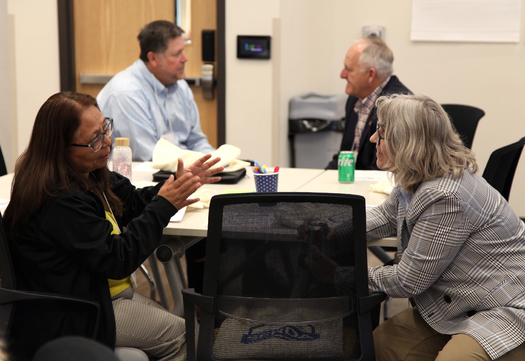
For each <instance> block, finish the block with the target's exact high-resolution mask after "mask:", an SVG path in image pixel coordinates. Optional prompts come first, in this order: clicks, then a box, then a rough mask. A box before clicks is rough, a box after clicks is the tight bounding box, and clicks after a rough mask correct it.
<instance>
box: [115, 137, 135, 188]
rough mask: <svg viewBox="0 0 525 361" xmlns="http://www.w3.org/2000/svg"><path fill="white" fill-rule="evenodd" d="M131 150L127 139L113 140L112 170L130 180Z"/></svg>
mask: <svg viewBox="0 0 525 361" xmlns="http://www.w3.org/2000/svg"><path fill="white" fill-rule="evenodd" d="M131 161H132V157H131V148H130V147H129V138H115V149H113V170H114V171H115V172H117V173H119V174H121V175H123V176H124V177H126V178H128V179H129V180H131Z"/></svg>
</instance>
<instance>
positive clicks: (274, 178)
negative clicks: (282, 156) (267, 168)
mask: <svg viewBox="0 0 525 361" xmlns="http://www.w3.org/2000/svg"><path fill="white" fill-rule="evenodd" d="M253 176H254V179H255V191H256V192H257V193H262V192H277V183H278V180H279V173H278V172H277V173H265V174H260V173H254V174H253Z"/></svg>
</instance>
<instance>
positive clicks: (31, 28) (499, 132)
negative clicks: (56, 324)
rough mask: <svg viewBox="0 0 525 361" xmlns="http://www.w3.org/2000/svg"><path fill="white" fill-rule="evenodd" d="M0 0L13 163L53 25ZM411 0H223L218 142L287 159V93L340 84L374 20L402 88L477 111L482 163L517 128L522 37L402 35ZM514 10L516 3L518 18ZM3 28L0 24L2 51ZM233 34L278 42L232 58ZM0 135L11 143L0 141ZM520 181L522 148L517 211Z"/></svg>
mask: <svg viewBox="0 0 525 361" xmlns="http://www.w3.org/2000/svg"><path fill="white" fill-rule="evenodd" d="M6 1H7V13H8V14H9V23H10V24H11V25H10V26H11V29H12V30H13V31H8V32H9V39H10V41H11V42H12V45H10V50H9V51H8V52H9V54H10V56H9V58H10V59H12V62H13V64H10V65H9V64H6V60H5V56H4V57H1V56H0V77H2V76H4V77H5V76H6V75H5V69H6V67H9V68H10V69H11V71H10V75H11V81H13V79H15V80H16V82H14V81H13V83H14V84H16V86H15V89H12V90H11V93H10V94H9V95H10V98H11V101H10V104H11V108H12V109H11V111H12V112H15V115H14V118H15V124H16V126H11V129H8V132H10V134H9V137H6V135H5V134H3V133H4V130H5V126H6V125H5V122H6V120H5V119H6V118H5V109H4V112H3V113H4V114H2V116H3V118H2V119H1V122H2V123H1V129H0V132H1V133H2V134H0V142H1V143H2V148H6V147H7V148H9V147H11V145H13V144H14V145H15V148H14V149H15V150H14V151H13V152H14V153H16V154H13V156H12V158H13V159H9V160H8V164H13V160H14V158H16V156H18V155H19V154H20V153H21V152H22V151H23V150H24V149H25V148H26V146H27V143H28V140H29V136H30V132H31V129H32V124H33V121H34V118H35V115H36V113H37V111H38V109H39V107H40V106H41V104H42V103H43V102H44V101H45V100H46V99H47V98H48V97H49V96H50V95H51V94H53V93H55V92H57V91H59V88H60V86H59V84H60V83H59V60H58V30H57V29H58V26H57V5H56V0H0V22H1V23H3V21H5V15H6V14H5V3H6ZM411 6H412V2H411V1H408V0H401V1H390V0H368V1H348V0H322V1H321V0H227V1H226V24H227V25H226V46H227V49H226V51H227V59H226V61H227V64H226V65H227V68H226V69H227V85H226V86H227V88H226V92H227V94H226V99H227V104H226V127H227V129H226V140H227V142H228V143H231V144H235V145H237V146H239V147H240V148H241V149H242V152H243V153H242V156H243V157H245V158H252V159H257V160H259V161H261V162H267V163H275V162H278V163H279V164H280V165H281V166H285V165H287V164H288V161H289V154H288V141H287V119H288V118H287V117H288V102H289V100H290V98H291V97H293V96H295V95H298V94H301V93H306V92H309V91H315V92H318V93H323V94H341V93H343V91H344V81H343V80H341V79H339V73H340V71H341V68H342V63H343V58H344V55H345V52H346V50H347V49H348V47H349V46H350V44H351V43H352V42H353V40H354V39H356V38H358V37H360V36H361V27H362V26H363V25H374V24H378V25H383V26H385V27H386V41H387V43H388V44H389V45H390V47H391V48H392V49H393V51H394V54H395V58H396V60H395V62H394V67H395V73H396V74H397V75H398V76H399V77H400V78H401V80H402V81H403V82H404V83H405V84H406V85H407V86H408V87H410V88H411V89H412V91H414V92H418V93H424V94H427V95H429V96H431V97H433V98H434V99H435V100H437V101H438V102H440V103H452V102H454V103H463V104H470V105H474V106H478V107H480V108H482V109H484V110H485V112H486V115H485V117H484V118H483V119H482V120H481V121H480V124H479V127H478V130H477V133H476V138H475V140H474V144H473V151H474V152H475V153H476V154H477V157H478V162H479V164H480V167H481V171H483V168H484V166H485V164H486V162H487V160H488V157H489V155H490V153H491V152H492V151H493V150H494V149H496V148H499V147H501V146H504V145H506V144H508V143H510V142H513V141H516V140H518V139H519V138H521V137H523V136H525V101H523V97H524V94H523V92H522V89H521V88H522V84H525V44H524V42H523V39H524V37H523V36H522V37H521V38H522V40H521V42H520V43H519V44H480V43H431V42H411V41H410V17H411V10H412V9H411ZM524 13H525V8H524V9H522V22H525V16H524ZM4 24H5V23H4ZM522 28H523V27H522ZM5 31H6V30H5V26H0V49H2V50H3V51H5V46H6V44H5V42H6V40H5ZM13 32H14V33H13ZM522 33H523V30H522ZM240 34H245V35H271V36H272V40H273V41H274V45H275V44H278V46H279V49H273V50H272V51H273V54H274V57H272V59H271V60H266V61H255V60H240V59H237V58H236V37H237V35H240ZM3 51H1V52H0V53H3ZM2 74H3V75H2ZM0 80H1V79H0ZM2 83H4V82H2ZM2 89H4V90H2ZM2 91H4V93H2ZM2 94H5V88H0V97H1V96H2ZM7 98H8V96H7V95H6V96H5V97H3V99H2V100H3V102H6V99H7ZM3 104H4V103H1V104H0V105H1V106H3ZM276 137H278V138H279V139H277V140H276V139H275V138H276ZM5 138H8V139H9V140H10V141H11V145H4V144H3V143H4V142H6V140H5ZM276 143H278V144H280V147H277V149H276V147H275V146H272V144H276ZM272 165H275V164H272ZM10 170H12V168H10ZM523 184H525V155H524V159H522V162H521V164H520V166H519V168H518V171H517V174H516V177H515V180H514V187H513V191H512V193H511V196H510V197H511V198H510V203H511V205H512V206H513V208H514V209H515V210H516V212H517V213H518V214H519V215H520V216H521V217H525V202H523V201H524V200H525V189H524V187H521V185H523Z"/></svg>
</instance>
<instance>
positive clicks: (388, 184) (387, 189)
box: [370, 177, 394, 194]
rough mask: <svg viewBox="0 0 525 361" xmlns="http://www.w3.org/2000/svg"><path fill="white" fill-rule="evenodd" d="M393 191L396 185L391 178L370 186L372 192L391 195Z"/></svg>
mask: <svg viewBox="0 0 525 361" xmlns="http://www.w3.org/2000/svg"><path fill="white" fill-rule="evenodd" d="M392 189H394V184H393V183H392V179H390V177H387V178H385V179H383V180H380V181H379V182H376V183H374V184H371V185H370V191H371V192H376V193H384V194H390V193H391V192H392Z"/></svg>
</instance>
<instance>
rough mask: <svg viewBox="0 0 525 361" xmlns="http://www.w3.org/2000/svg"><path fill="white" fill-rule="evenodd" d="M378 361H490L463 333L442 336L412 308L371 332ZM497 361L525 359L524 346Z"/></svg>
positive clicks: (473, 340)
mask: <svg viewBox="0 0 525 361" xmlns="http://www.w3.org/2000/svg"><path fill="white" fill-rule="evenodd" d="M374 344H375V351H376V360H377V361H400V360H403V361H427V360H428V361H430V360H436V361H453V360H457V361H469V360H476V361H481V360H483V361H490V357H489V355H488V354H487V353H486V352H485V350H484V349H483V347H481V345H480V344H479V343H478V342H477V341H476V340H475V339H473V338H472V337H470V336H468V335H465V334H457V335H452V336H450V335H442V334H440V333H437V332H436V331H434V329H433V328H432V327H430V326H429V325H428V324H427V323H426V322H425V320H423V318H422V317H421V316H420V315H419V312H418V311H417V310H416V309H415V308H409V309H407V310H405V311H402V312H400V313H399V314H397V315H395V316H394V317H392V318H390V319H389V320H387V321H385V322H383V323H382V324H380V325H379V326H378V327H377V328H376V329H375V330H374ZM497 360H498V361H523V360H525V344H522V345H521V346H518V347H517V348H515V349H514V350H511V351H510V352H508V353H506V354H505V355H503V356H501V357H500V358H498V359H497Z"/></svg>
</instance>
